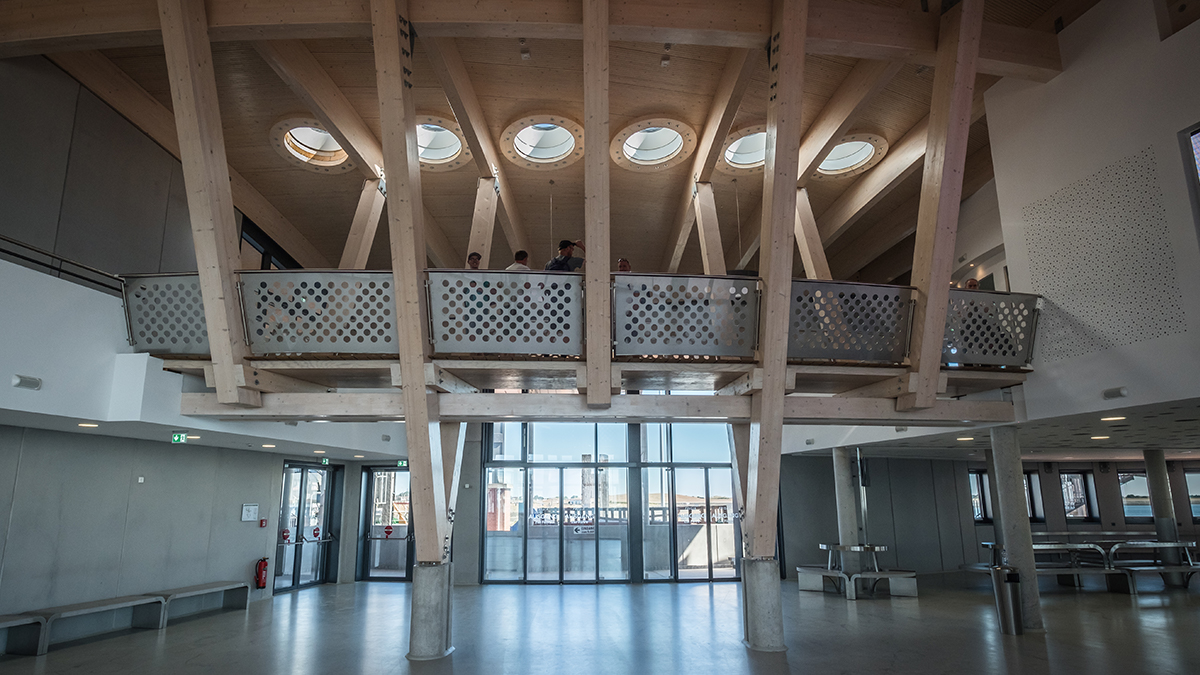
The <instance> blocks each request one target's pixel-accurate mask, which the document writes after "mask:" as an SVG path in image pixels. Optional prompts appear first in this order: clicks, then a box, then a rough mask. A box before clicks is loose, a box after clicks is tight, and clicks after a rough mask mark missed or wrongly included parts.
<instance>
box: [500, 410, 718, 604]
mask: <svg viewBox="0 0 1200 675" xmlns="http://www.w3.org/2000/svg"><path fill="white" fill-rule="evenodd" d="M488 427H490V433H491V442H490V444H489V447H490V448H491V449H490V452H489V455H488V456H487V457H486V458H485V466H484V473H485V484H486V486H487V488H486V490H487V493H486V498H485V504H484V510H485V514H484V542H483V549H484V551H483V557H484V566H483V567H484V569H483V581H485V582H489V581H494V582H503V581H509V582H512V581H518V582H519V581H524V582H529V583H539V582H541V583H597V582H622V581H630V580H637V581H641V580H650V581H654V580H673V579H695V580H710V579H734V578H737V576H738V570H739V567H738V565H739V557H738V546H737V545H736V543H737V542H738V541H739V539H740V537H739V535H738V523H737V519H736V507H735V506H734V503H733V502H734V500H733V469H732V467H731V457H732V453H731V451H730V440H729V432H728V426H727V425H725V424H673V425H670V424H645V425H638V424H583V423H537V422H533V423H503V424H494V425H485V431H484V433H485V437H486V435H487V434H488V433H489V430H488Z"/></svg>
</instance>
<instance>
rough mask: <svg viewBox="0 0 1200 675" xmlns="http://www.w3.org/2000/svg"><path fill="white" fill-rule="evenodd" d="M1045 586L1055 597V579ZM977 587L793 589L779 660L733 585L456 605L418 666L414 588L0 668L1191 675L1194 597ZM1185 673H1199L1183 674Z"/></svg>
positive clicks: (343, 595) (228, 619) (316, 592)
mask: <svg viewBox="0 0 1200 675" xmlns="http://www.w3.org/2000/svg"><path fill="white" fill-rule="evenodd" d="M1047 581H1049V580H1047ZM985 583H986V582H985V579H984V578H982V577H977V576H970V577H966V578H958V577H955V578H952V579H949V580H946V581H944V582H941V581H939V578H938V577H923V578H922V579H921V597H920V598H917V599H910V598H895V599H892V598H888V597H887V596H886V595H883V596H881V597H878V598H874V599H865V600H860V601H858V602H855V603H847V602H846V601H845V600H842V599H841V598H839V597H838V596H836V595H833V594H817V593H803V594H799V593H797V591H796V586H795V584H794V583H788V582H785V583H784V587H783V588H784V594H785V596H784V597H785V602H784V617H785V623H786V631H787V644H788V646H789V650H788V652H787V653H786V654H753V653H750V652H748V651H747V650H746V649H745V648H744V647H743V646H742V644H741V642H740V638H741V624H740V615H741V610H740V606H739V601H738V584H734V583H719V584H705V583H698V584H651V585H639V586H615V585H606V586H483V587H460V588H456V589H455V595H454V602H455V608H454V609H455V621H456V624H455V636H456V639H455V643H456V645H457V650H456V651H455V652H454V654H453V655H451V656H450V657H449V658H447V659H443V660H441V661H438V662H432V663H409V662H408V661H406V660H405V658H404V653H405V651H406V644H407V642H408V616H409V613H408V594H409V586H408V584H403V583H358V584H347V585H341V586H333V585H329V586H321V587H317V588H311V589H307V590H302V591H298V592H293V593H289V594H285V595H280V596H276V597H275V598H274V599H273V600H270V601H263V602H257V603H254V604H252V605H251V608H250V610H249V611H248V612H230V613H216V614H208V615H204V616H199V617H194V618H188V619H182V620H178V621H173V622H172V623H171V625H170V626H169V627H168V628H167V630H166V631H163V632H161V633H159V632H154V631H129V632H125V633H122V634H116V635H110V636H106V637H100V638H94V639H91V640H89V641H82V642H78V643H74V644H68V645H61V646H55V647H53V648H51V651H50V653H49V654H48V655H47V656H43V657H37V658H34V657H27V656H4V657H0V673H5V674H7V673H14V674H16V673H38V674H50V673H95V674H97V675H99V674H105V673H121V674H126V673H170V675H187V674H190V673H205V674H208V673H254V674H256V675H260V674H261V675H271V674H275V673H279V674H284V673H287V674H289V675H306V674H309V673H312V674H316V673H339V674H342V673H370V674H374V673H409V672H411V673H457V674H458V675H465V674H468V673H487V674H488V675H494V674H500V673H522V674H530V675H535V674H541V673H546V674H555V675H558V674H565V673H589V674H590V673H655V674H665V673H687V674H692V673H717V672H720V673H771V674H776V673H780V672H784V671H785V670H790V671H791V672H796V673H800V672H803V673H822V674H825V673H857V674H861V673H922V674H925V673H1011V674H1013V675H1016V674H1018V673H1020V674H1022V675H1025V674H1030V673H1085V672H1086V673H1121V674H1126V673H1155V674H1156V675H1160V674H1161V675H1166V674H1168V673H1186V672H1192V673H1195V672H1197V671H1198V670H1200V640H1197V639H1196V636H1197V635H1200V611H1197V610H1198V609H1200V591H1197V590H1191V591H1171V592H1164V591H1163V590H1162V587H1161V585H1160V584H1157V583H1156V581H1155V580H1151V579H1149V578H1147V579H1146V583H1144V584H1139V586H1142V585H1144V586H1145V587H1146V588H1145V592H1144V593H1143V594H1142V595H1140V596H1138V597H1136V598H1133V597H1130V596H1126V595H1116V594H1110V593H1105V592H1104V591H1103V590H1101V589H1100V588H1099V587H1089V589H1088V590H1084V591H1079V592H1076V591H1074V590H1072V589H1061V590H1060V589H1058V588H1056V587H1054V586H1053V585H1047V584H1046V581H1044V582H1043V584H1044V585H1043V588H1044V589H1046V592H1045V594H1044V595H1043V599H1042V604H1043V608H1044V611H1045V614H1046V622H1047V627H1048V630H1047V631H1046V632H1044V633H1036V634H1028V635H1025V636H1023V637H1007V636H1002V635H1000V634H999V633H998V632H997V631H996V629H995V627H994V621H995V618H994V610H993V606H992V597H991V593H990V591H989V589H988V587H987V586H986V585H984V584H985ZM1188 664H1191V666H1190V667H1189V666H1188Z"/></svg>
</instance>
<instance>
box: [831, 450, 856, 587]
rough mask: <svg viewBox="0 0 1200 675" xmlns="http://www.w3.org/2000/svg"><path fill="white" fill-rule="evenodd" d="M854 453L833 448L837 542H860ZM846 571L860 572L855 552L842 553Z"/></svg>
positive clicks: (849, 543)
mask: <svg viewBox="0 0 1200 675" xmlns="http://www.w3.org/2000/svg"><path fill="white" fill-rule="evenodd" d="M853 461H854V454H853V453H852V452H851V450H850V449H849V448H834V449H833V491H834V497H835V501H836V502H837V522H838V543H839V544H842V545H843V546H845V545H851V544H861V543H862V542H861V541H859V537H858V505H857V504H856V503H855V500H854V472H853V470H852V469H851V466H850V465H851V462H853ZM842 563H843V565H844V566H845V568H846V572H847V573H850V574H852V573H854V572H860V571H862V570H861V564H862V562H861V561H860V560H859V555H858V554H857V553H844V554H842Z"/></svg>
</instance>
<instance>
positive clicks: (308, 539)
mask: <svg viewBox="0 0 1200 675" xmlns="http://www.w3.org/2000/svg"><path fill="white" fill-rule="evenodd" d="M331 478H332V473H331V472H330V471H329V469H327V468H323V467H309V466H302V465H291V464H287V465H284V468H283V496H282V499H281V502H282V503H281V505H280V515H279V525H280V527H279V536H278V538H277V543H276V549H275V550H276V560H277V563H276V565H275V585H274V589H275V591H276V592H278V591H285V590H291V589H293V588H300V587H302V586H311V585H314V584H320V583H325V581H326V577H327V569H328V563H329V558H330V555H331V551H332V546H331V545H332V544H333V541H334V540H333V538H332V537H331V535H330V533H329V522H330V518H331V513H330V508H329V505H330V503H331V498H332V496H333V489H332V486H331V485H330V479H331Z"/></svg>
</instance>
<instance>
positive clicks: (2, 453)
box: [0, 426, 24, 586]
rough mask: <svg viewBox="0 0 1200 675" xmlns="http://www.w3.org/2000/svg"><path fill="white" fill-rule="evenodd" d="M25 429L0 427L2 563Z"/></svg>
mask: <svg viewBox="0 0 1200 675" xmlns="http://www.w3.org/2000/svg"><path fill="white" fill-rule="evenodd" d="M23 434H24V429H19V428H17V427H6V426H0V561H3V560H4V548H5V542H6V541H7V540H8V527H9V522H10V518H11V516H12V505H13V500H12V498H13V488H15V487H16V484H17V471H18V469H19V467H20V465H21V436H22V435H23ZM3 585H4V567H3V565H0V586H3Z"/></svg>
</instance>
